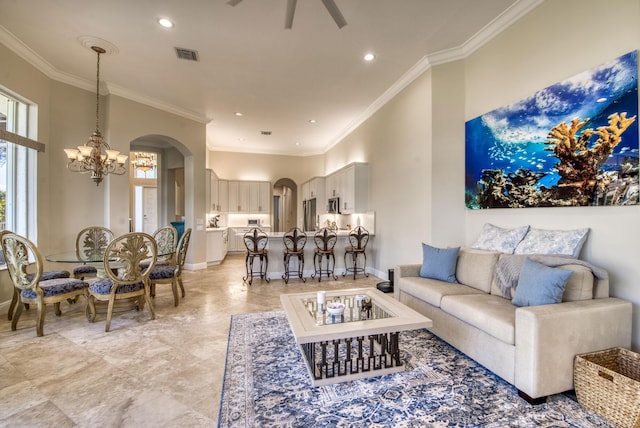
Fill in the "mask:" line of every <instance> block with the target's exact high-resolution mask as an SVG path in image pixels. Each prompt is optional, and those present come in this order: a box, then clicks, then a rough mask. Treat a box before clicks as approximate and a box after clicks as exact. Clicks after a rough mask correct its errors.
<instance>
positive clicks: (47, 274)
mask: <svg viewBox="0 0 640 428" xmlns="http://www.w3.org/2000/svg"><path fill="white" fill-rule="evenodd" d="M6 233H11V231H10V230H3V231H0V237H1V236H3V235H4V234H6ZM0 249H1V246H0ZM0 252H2V251H1V250H0ZM2 255H3V258H4V259H5V260H6V258H5V257H4V252H2ZM3 262H4V260H3ZM70 276H71V273H70V272H69V271H68V270H50V271H44V272H42V277H41V278H40V280H41V281H46V280H49V279H55V278H69V277H70ZM33 277H34V274H33V273H30V274H27V278H28V279H29V281H31V280H32V279H33ZM71 300H72V301H73V303H75V300H76V299H71ZM18 301H20V293H19V291H18V289H17V288H15V287H13V296H11V303H10V304H9V311H8V312H7V319H8V320H9V321H11V319H12V318H13V313H14V311H15V309H16V305H17V304H18ZM69 303H72V302H71V301H70V302H69ZM25 308H26V309H29V305H28V304H26V305H25Z"/></svg>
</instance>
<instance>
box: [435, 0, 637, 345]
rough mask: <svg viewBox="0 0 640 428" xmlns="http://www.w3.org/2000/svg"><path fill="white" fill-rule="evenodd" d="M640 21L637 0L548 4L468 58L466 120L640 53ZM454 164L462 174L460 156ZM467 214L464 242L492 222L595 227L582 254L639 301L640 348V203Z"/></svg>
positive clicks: (616, 290)
mask: <svg viewBox="0 0 640 428" xmlns="http://www.w3.org/2000/svg"><path fill="white" fill-rule="evenodd" d="M638 22H640V1H637V0H607V1H596V0H590V1H584V0H563V1H547V2H544V3H543V4H542V5H541V6H539V7H538V8H536V9H535V10H534V11H532V12H531V13H530V14H529V15H527V16H525V17H524V18H523V19H521V20H520V21H518V22H517V23H516V24H515V25H513V26H512V27H511V28H510V29H508V30H507V31H505V32H503V33H502V34H500V35H499V36H498V37H497V38H495V39H494V40H493V41H492V42H490V43H489V44H487V45H485V46H484V47H482V48H481V49H479V50H478V51H477V52H475V53H474V54H473V55H471V56H470V57H469V58H467V59H466V60H465V61H464V63H465V80H464V82H461V84H463V85H464V87H465V100H464V103H465V120H469V119H473V118H475V117H477V116H479V115H481V114H483V113H486V112H488V111H491V110H493V109H495V108H497V107H500V106H503V105H505V104H509V103H512V102H514V101H517V100H520V99H522V98H524V97H526V96H529V95H531V94H532V93H533V92H535V91H537V90H539V89H543V88H545V87H547V86H549V85H551V84H553V83H556V82H559V81H561V80H564V79H566V78H568V77H571V76H573V75H575V74H577V73H580V72H582V71H585V70H588V69H590V68H592V67H594V66H597V65H599V64H602V63H604V62H606V61H609V60H612V59H614V58H616V57H618V56H620V55H622V54H625V53H627V52H630V51H633V50H637V49H638V47H639V46H640V26H638ZM434 85H438V82H437V81H434ZM461 143H462V142H461ZM450 166H451V167H452V168H453V169H455V170H456V171H457V173H458V174H460V176H462V174H463V172H464V162H463V160H462V159H461V158H458V161H457V162H452V163H451V164H450ZM452 209H455V210H459V209H460V208H458V207H452ZM464 218H465V229H466V238H465V242H464V243H465V244H471V243H473V242H474V240H475V238H476V237H477V235H478V233H479V230H480V228H481V227H482V225H483V224H484V223H485V222H490V223H494V224H496V225H498V226H504V227H513V226H520V225H523V224H530V225H532V226H535V227H538V228H546V229H574V228H580V227H588V228H590V232H589V238H588V240H587V243H586V245H585V248H584V249H583V253H582V257H583V258H584V259H586V260H589V261H591V262H593V263H595V264H597V265H599V266H602V267H604V268H606V269H607V270H608V271H609V274H610V281H611V294H612V295H613V296H616V297H620V298H624V299H627V300H630V301H632V302H634V308H633V313H634V315H633V318H634V322H633V347H634V349H636V350H638V349H640V263H639V261H638V254H639V251H638V246H639V244H640V206H631V207H585V208H582V207H570V208H526V209H505V210H483V211H470V210H469V211H466V212H465V213H464Z"/></svg>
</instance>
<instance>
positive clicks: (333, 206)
mask: <svg viewBox="0 0 640 428" xmlns="http://www.w3.org/2000/svg"><path fill="white" fill-rule="evenodd" d="M327 212H328V213H330V214H340V198H329V205H328V206H327Z"/></svg>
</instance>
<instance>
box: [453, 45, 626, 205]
mask: <svg viewBox="0 0 640 428" xmlns="http://www.w3.org/2000/svg"><path fill="white" fill-rule="evenodd" d="M637 64H638V56H637V52H636V51H634V52H630V53H628V54H626V55H623V56H621V57H619V58H616V59H615V60H613V61H611V62H608V63H606V64H603V65H601V66H599V67H596V68H594V69H591V70H588V71H586V72H583V73H580V74H578V75H576V76H574V77H572V78H570V79H567V80H565V81H562V82H560V83H557V84H555V85H552V86H549V87H548V88H545V89H543V90H541V91H538V92H536V93H535V94H533V95H531V96H530V97H527V98H525V99H523V100H521V101H518V102H516V103H513V104H510V105H508V106H505V107H501V108H499V109H496V110H494V111H491V112H489V113H486V114H484V115H482V116H479V117H477V118H475V119H472V120H470V121H468V122H467V123H466V125H465V132H466V135H465V140H466V141H465V152H466V153H465V161H466V165H465V171H466V177H465V189H466V192H467V194H472V195H473V194H475V192H476V187H477V182H478V180H480V178H481V173H482V170H484V169H501V170H503V171H504V172H505V174H508V173H510V172H515V171H517V170H518V169H520V168H523V169H526V170H529V171H534V172H538V173H544V174H545V175H544V177H543V178H541V179H540V180H539V181H538V183H537V185H538V186H546V187H551V186H554V185H556V184H557V183H558V180H559V178H560V177H559V175H558V173H557V171H556V169H555V165H556V164H557V163H558V159H557V158H556V157H555V156H554V154H553V152H552V151H548V150H545V148H547V147H549V148H550V146H549V145H546V144H545V142H546V141H548V139H547V136H548V134H549V132H550V131H551V129H552V128H553V127H555V126H557V125H559V124H560V123H562V122H566V123H567V124H570V123H571V120H573V119H574V118H579V119H580V120H584V119H587V118H589V122H588V123H587V124H586V125H585V126H584V127H583V128H582V130H585V129H594V130H595V129H596V128H598V127H600V126H606V125H607V124H608V122H609V119H608V117H609V116H610V115H611V114H614V113H618V114H622V113H626V115H627V117H633V116H636V117H637V115H638V66H637ZM578 135H580V133H578ZM595 140H597V137H596V136H593V137H592V138H591V140H590V142H591V143H594V142H595ZM628 158H636V159H637V158H638V121H637V119H636V121H635V122H634V123H633V124H632V125H631V126H630V127H629V128H628V129H627V130H626V131H625V132H624V133H623V134H622V141H621V143H620V144H619V145H618V146H617V147H616V148H615V150H614V152H613V154H612V155H611V156H610V158H609V161H608V162H607V164H606V165H605V166H603V168H602V169H607V168H616V167H617V166H618V164H619V163H621V162H624V161H625V159H628Z"/></svg>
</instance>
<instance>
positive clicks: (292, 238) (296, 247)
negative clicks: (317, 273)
mask: <svg viewBox="0 0 640 428" xmlns="http://www.w3.org/2000/svg"><path fill="white" fill-rule="evenodd" d="M282 241H283V243H284V260H283V261H284V275H282V279H284V283H285V284H288V283H289V277H290V275H291V270H290V267H289V264H290V263H291V258H292V257H295V258H296V259H297V260H298V272H297V275H298V278H300V279H301V280H302V282H306V280H305V279H304V278H303V276H302V275H303V272H304V246H305V244H306V243H307V234H306V233H304V232H303V231H302V229H300V228H298V227H294V228H292V229H290V230H289V231H288V232H286V233H285V234H284V235H283V236H282Z"/></svg>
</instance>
